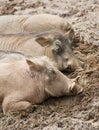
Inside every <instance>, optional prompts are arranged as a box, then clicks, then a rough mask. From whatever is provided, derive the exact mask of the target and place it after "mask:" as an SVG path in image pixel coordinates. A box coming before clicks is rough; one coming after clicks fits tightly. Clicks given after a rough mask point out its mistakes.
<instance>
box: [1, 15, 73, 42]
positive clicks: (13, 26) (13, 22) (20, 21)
mask: <svg viewBox="0 0 99 130" xmlns="http://www.w3.org/2000/svg"><path fill="white" fill-rule="evenodd" d="M49 30H56V31H61V32H62V33H63V34H64V36H65V38H68V39H69V40H70V42H69V44H72V43H73V42H72V41H73V38H74V30H73V29H72V27H71V25H70V24H69V23H68V22H66V20H65V19H63V18H61V17H59V16H57V15H51V14H36V15H7V16H0V34H16V33H21V32H42V31H49Z"/></svg>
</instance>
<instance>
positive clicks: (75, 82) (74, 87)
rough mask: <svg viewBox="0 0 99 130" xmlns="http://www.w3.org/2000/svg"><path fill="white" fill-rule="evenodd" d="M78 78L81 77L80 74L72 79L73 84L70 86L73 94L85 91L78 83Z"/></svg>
mask: <svg viewBox="0 0 99 130" xmlns="http://www.w3.org/2000/svg"><path fill="white" fill-rule="evenodd" d="M78 79H79V76H78V77H76V78H75V79H72V85H71V87H70V93H71V94H72V95H77V94H80V93H82V92H83V88H82V87H81V86H79V85H78Z"/></svg>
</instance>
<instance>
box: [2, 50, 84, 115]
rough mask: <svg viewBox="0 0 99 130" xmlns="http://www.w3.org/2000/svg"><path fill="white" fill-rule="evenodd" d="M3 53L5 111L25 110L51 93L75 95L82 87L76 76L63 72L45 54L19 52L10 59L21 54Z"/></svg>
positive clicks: (52, 95)
mask: <svg viewBox="0 0 99 130" xmlns="http://www.w3.org/2000/svg"><path fill="white" fill-rule="evenodd" d="M5 53H6V54H5V56H4V62H3V57H2V56H1V57H2V62H0V101H1V102H2V108H3V112H4V114H6V113H7V112H10V111H17V110H24V109H26V108H28V107H30V106H31V105H32V104H38V103H41V102H43V101H44V100H45V99H47V98H50V97H59V96H63V95H76V94H79V93H81V92H82V91H83V89H82V88H81V87H79V86H78V85H77V84H76V80H75V79H69V78H68V77H66V76H65V75H63V74H62V73H61V72H60V71H59V70H58V69H57V68H56V67H54V66H53V64H52V62H51V61H50V60H49V59H48V58H47V57H38V58H29V57H25V56H24V55H22V57H21V58H19V60H18V59H17V60H16V59H15V60H14V62H12V60H11V57H12V59H14V57H15V58H16V57H20V56H21V54H19V53H18V54H17V53H12V54H11V52H10V53H8V52H5ZM2 54H3V53H2ZM7 54H8V56H7ZM3 55H4V54H3ZM6 56H7V58H8V59H9V60H7V58H6V60H7V61H6V62H5V57H6ZM10 56H11V57H10ZM1 57H0V59H1Z"/></svg>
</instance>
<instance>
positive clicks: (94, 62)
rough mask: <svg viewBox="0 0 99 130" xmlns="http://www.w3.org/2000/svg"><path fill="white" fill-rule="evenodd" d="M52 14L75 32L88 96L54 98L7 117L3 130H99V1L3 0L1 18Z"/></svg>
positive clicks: (0, 117)
mask: <svg viewBox="0 0 99 130" xmlns="http://www.w3.org/2000/svg"><path fill="white" fill-rule="evenodd" d="M38 13H50V14H56V15H59V16H61V17H64V18H65V19H66V20H67V21H69V22H70V23H71V24H72V26H73V28H74V30H75V41H74V42H75V44H76V47H75V48H73V51H74V52H75V54H76V55H77V56H78V57H79V58H80V59H82V60H83V61H84V63H85V64H84V70H82V71H81V72H79V73H78V72H73V73H70V74H67V75H68V77H71V78H73V77H75V76H77V75H79V76H80V79H79V85H82V86H83V88H84V92H83V94H81V95H78V96H72V97H62V98H53V99H49V100H47V101H45V102H44V103H42V104H40V105H34V106H32V108H31V109H29V110H26V111H22V112H17V113H12V114H8V115H6V116H5V115H3V113H2V110H0V130H99V1H98V0H0V15H8V14H13V15H17V14H20V15H21V14H26V15H27V14H38Z"/></svg>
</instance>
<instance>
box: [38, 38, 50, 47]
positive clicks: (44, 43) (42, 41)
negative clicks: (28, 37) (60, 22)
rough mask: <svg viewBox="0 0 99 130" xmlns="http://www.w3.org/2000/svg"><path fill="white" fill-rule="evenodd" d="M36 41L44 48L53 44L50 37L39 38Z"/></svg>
mask: <svg viewBox="0 0 99 130" xmlns="http://www.w3.org/2000/svg"><path fill="white" fill-rule="evenodd" d="M35 40H36V41H37V42H38V43H39V44H40V45H41V46H43V47H45V46H47V45H48V44H51V43H52V39H51V38H49V37H38V38H36V39H35Z"/></svg>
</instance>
